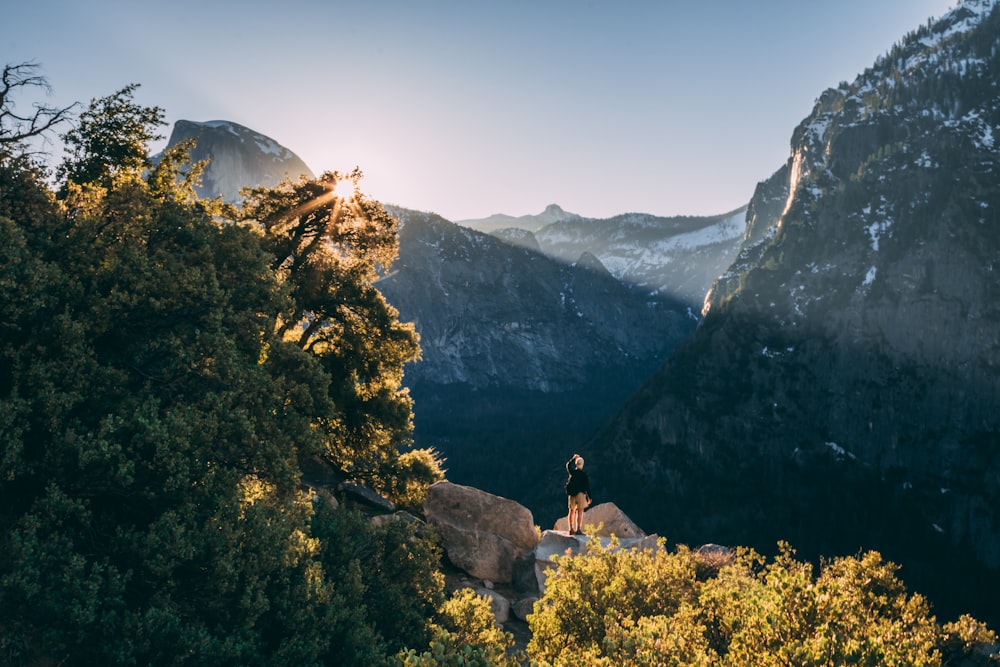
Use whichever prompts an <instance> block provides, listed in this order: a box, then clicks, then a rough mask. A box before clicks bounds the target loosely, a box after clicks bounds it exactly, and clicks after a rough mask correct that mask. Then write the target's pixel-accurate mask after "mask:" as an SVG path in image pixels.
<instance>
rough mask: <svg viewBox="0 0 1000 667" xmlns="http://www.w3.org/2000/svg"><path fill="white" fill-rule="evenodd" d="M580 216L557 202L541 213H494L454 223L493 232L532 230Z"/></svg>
mask: <svg viewBox="0 0 1000 667" xmlns="http://www.w3.org/2000/svg"><path fill="white" fill-rule="evenodd" d="M579 217H580V216H579V215H577V214H576V213H567V212H566V211H564V210H563V209H562V207H560V206H559V205H558V204H549V205H548V206H546V207H545V210H544V211H542V212H541V213H538V214H534V215H531V214H529V215H521V216H517V217H515V216H512V215H507V214H505V213H495V214H493V215H491V216H489V217H487V218H476V219H470V220H455V221H454V222H455V224H458V225H462V226H463V227H469V228H470V229H475V230H476V231H480V232H495V231H497V230H498V229H505V228H507V227H516V228H518V229H526V230H528V231H529V232H534V231H537V230H539V229H541V228H542V227H544V226H545V225H551V224H552V223H553V222H561V221H563V220H575V219H577V218H579Z"/></svg>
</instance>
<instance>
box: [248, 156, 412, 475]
mask: <svg viewBox="0 0 1000 667" xmlns="http://www.w3.org/2000/svg"><path fill="white" fill-rule="evenodd" d="M360 178H361V173H360V172H359V171H354V172H352V173H351V174H349V175H341V174H339V173H338V172H327V173H325V174H323V176H321V177H320V178H319V179H316V180H312V181H300V182H299V183H294V184H293V183H287V184H285V186H283V187H281V188H277V189H273V190H269V189H251V190H249V191H247V192H246V196H247V198H246V202H245V204H244V205H243V206H242V208H241V209H240V211H239V213H238V215H239V218H240V219H241V220H242V221H243V222H245V223H247V224H249V226H251V228H253V229H255V230H256V231H259V232H260V233H261V235H262V237H263V239H262V244H263V246H264V247H265V248H266V249H267V250H268V252H269V253H270V254H271V268H272V270H273V271H274V272H275V273H276V274H277V275H278V276H279V278H280V280H281V281H282V284H283V287H284V288H285V290H286V291H287V292H288V294H289V296H290V299H289V300H288V301H287V302H286V307H285V308H283V309H281V310H278V311H276V322H275V328H276V331H277V333H278V335H279V336H280V337H281V338H282V340H283V341H284V342H289V343H292V344H294V345H296V346H298V347H299V348H301V349H302V350H304V351H306V352H309V353H310V354H311V355H313V356H314V358H315V359H316V360H317V361H318V363H319V365H320V367H322V368H323V370H324V371H325V372H326V373H327V374H328V375H329V377H330V384H329V387H328V390H327V396H328V397H329V400H330V401H331V403H332V405H333V406H334V409H333V410H332V411H331V412H329V413H328V414H327V415H326V416H325V417H324V418H323V419H321V420H319V421H318V422H317V426H318V427H319V428H320V429H321V432H322V438H323V441H324V442H323V447H324V450H323V453H324V455H325V456H326V458H327V459H328V460H329V461H330V462H331V463H333V464H334V465H335V466H337V467H339V468H340V469H343V470H347V471H350V472H351V474H352V475H354V476H355V477H357V478H359V479H363V480H365V481H367V482H369V483H370V484H372V485H373V486H374V487H375V488H376V489H377V490H380V491H382V490H385V489H386V487H387V484H388V481H387V477H388V476H389V474H391V472H392V467H393V465H394V463H395V459H396V457H397V456H398V452H399V447H400V446H401V445H405V444H407V443H408V442H409V440H410V433H411V432H412V401H411V400H410V397H409V394H408V392H407V391H406V390H405V389H404V388H402V379H403V366H404V364H406V363H407V362H409V361H414V360H416V359H417V358H418V356H419V347H418V337H417V334H416V332H415V330H414V329H413V326H412V325H411V324H403V323H401V322H400V321H399V319H398V312H397V311H396V309H395V308H393V307H392V306H390V305H389V304H388V303H387V302H386V301H385V299H384V298H383V297H382V294H381V293H380V292H379V291H378V290H377V289H376V288H375V286H374V282H375V281H376V280H377V278H378V275H379V271H380V270H381V269H384V268H385V267H388V266H389V265H390V264H391V263H392V262H393V261H394V260H395V258H396V252H397V250H398V237H397V235H396V234H397V225H398V221H397V220H396V219H395V218H392V217H390V216H389V215H388V214H387V213H386V211H385V209H384V208H382V206H381V205H380V204H379V203H378V202H372V201H368V200H366V199H364V198H363V197H361V196H360V195H359V194H358V193H357V190H356V185H357V181H358V179H360ZM344 182H351V183H353V184H354V186H355V194H354V195H353V196H351V197H350V198H344V197H342V196H339V195H338V194H337V191H338V188H337V186H338V185H339V184H342V183H344Z"/></svg>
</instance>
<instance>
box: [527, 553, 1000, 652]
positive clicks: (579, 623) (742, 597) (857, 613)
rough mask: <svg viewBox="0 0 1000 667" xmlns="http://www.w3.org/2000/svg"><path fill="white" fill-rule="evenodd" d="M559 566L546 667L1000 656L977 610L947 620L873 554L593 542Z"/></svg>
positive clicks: (545, 635) (544, 645) (547, 628)
mask: <svg viewBox="0 0 1000 667" xmlns="http://www.w3.org/2000/svg"><path fill="white" fill-rule="evenodd" d="M557 565H558V567H557V569H556V570H554V571H553V572H552V573H551V574H550V576H549V578H548V580H547V582H546V589H545V594H544V596H543V597H542V599H541V601H540V602H539V604H538V605H536V607H535V609H536V611H535V613H534V614H532V615H531V616H529V617H528V623H529V625H530V627H531V630H532V633H533V636H532V639H531V642H530V643H529V645H528V655H529V656H530V657H531V659H532V660H534V661H536V662H537V664H538V665H541V666H548V665H551V666H562V665H565V666H569V665H576V666H579V665H607V666H611V665H724V666H729V667H761V666H765V667H766V666H769V665H775V666H777V665H796V666H799V665H854V664H858V665H879V666H881V665H900V666H902V665H908V666H919V665H943V664H954V663H955V662H956V661H958V660H964V661H966V662H964V663H963V664H997V663H996V662H989V660H990V658H989V657H988V656H986V655H985V653H984V652H982V651H981V649H982V647H984V646H985V645H988V644H990V643H991V642H994V641H995V640H996V635H995V633H993V632H992V631H991V630H989V629H988V628H987V627H986V626H984V625H983V624H982V623H980V622H978V621H976V620H975V619H972V618H970V617H967V616H965V617H962V618H961V619H959V621H956V622H955V623H951V624H948V625H945V626H941V625H940V624H939V623H938V622H937V620H936V619H935V617H934V616H932V615H931V613H930V607H929V605H928V603H927V601H926V600H925V599H924V598H923V597H922V596H920V595H917V594H909V593H907V591H906V587H905V586H904V584H903V582H902V581H901V580H900V579H899V578H898V576H897V574H898V570H899V568H898V567H897V566H896V565H894V564H893V563H889V562H886V561H884V560H883V559H882V557H881V555H880V554H878V553H877V552H874V551H872V552H867V553H863V554H860V555H858V556H853V557H842V558H835V559H832V560H829V561H824V562H823V563H822V565H821V568H820V572H819V575H818V576H815V575H814V571H813V570H814V568H813V566H812V565H810V564H808V563H805V562H802V561H799V560H797V559H796V558H795V554H794V551H793V550H792V549H791V548H790V547H789V546H788V545H786V544H782V545H780V553H779V554H778V556H776V557H775V558H774V559H773V560H771V561H770V562H768V561H767V559H765V558H764V557H762V556H761V555H760V554H757V553H756V552H754V551H753V550H750V549H739V550H737V551H736V553H735V554H734V557H733V559H732V561H731V562H729V563H727V564H723V565H722V566H721V567H718V569H717V571H716V570H715V568H714V567H708V568H706V567H705V565H704V564H703V563H701V556H700V555H699V554H698V553H696V552H692V551H691V550H690V549H688V548H686V547H684V546H680V547H678V548H677V549H676V550H675V551H674V552H668V551H666V550H665V549H659V550H621V549H618V548H617V545H616V544H615V543H613V542H612V543H611V544H610V545H606V546H602V545H601V544H600V542H599V541H598V540H591V542H590V545H589V548H588V551H587V553H585V554H579V555H575V556H564V557H561V558H557ZM705 573H712V574H710V575H709V576H707V577H706V576H704V575H705ZM976 661H978V662H976Z"/></svg>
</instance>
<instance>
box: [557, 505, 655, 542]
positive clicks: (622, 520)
mask: <svg viewBox="0 0 1000 667" xmlns="http://www.w3.org/2000/svg"><path fill="white" fill-rule="evenodd" d="M601 524H603V526H602V527H601V528H600V529H599V530H598V532H597V534H598V535H601V536H604V537H611V536H612V535H615V536H617V537H619V538H637V537H645V536H646V533H644V532H642V529H641V528H639V526H637V525H636V524H635V522H633V521H632V519H630V518H628V516H627V515H626V514H625V513H624V512H622V511H621V509H619V508H618V506H617V505H615V504H614V503H601V504H600V505H594V506H593V507H591V508H590V509H588V510H586V511H585V512H584V513H583V526H584V532H586V531H587V530H588V529H594V528H597V527H598V526H601ZM568 528H569V523H568V521H567V518H566V517H560V518H559V519H558V520H557V521H556V525H555V529H556V530H561V531H563V532H565V531H566V530H567V529H568Z"/></svg>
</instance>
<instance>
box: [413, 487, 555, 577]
mask: <svg viewBox="0 0 1000 667" xmlns="http://www.w3.org/2000/svg"><path fill="white" fill-rule="evenodd" d="M424 514H425V516H426V518H427V522H428V523H430V524H431V525H433V526H435V527H436V528H437V529H438V533H439V534H440V537H441V546H442V548H443V549H444V551H445V553H446V554H447V556H448V559H449V560H450V561H451V562H452V563H454V564H455V565H456V566H457V567H459V568H461V569H463V570H465V571H466V572H468V573H469V574H471V575H473V576H474V577H477V578H480V579H488V580H490V581H493V582H497V583H511V582H512V581H513V574H514V564H515V562H516V561H518V560H519V559H522V558H524V557H526V556H528V555H530V554H531V552H532V550H533V549H534V548H535V545H536V544H537V543H538V532H537V530H536V528H535V523H534V519H533V517H532V515H531V512H530V511H529V510H528V509H527V508H525V507H524V506H522V505H520V504H518V503H516V502H514V501H513V500H508V499H507V498H501V497H500V496H495V495H493V494H491V493H486V492H485V491H480V490H479V489H475V488H472V487H469V486H463V485H461V484H453V483H451V482H438V483H436V484H433V485H432V486H431V487H430V488H429V489H428V491H427V500H426V501H424Z"/></svg>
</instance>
